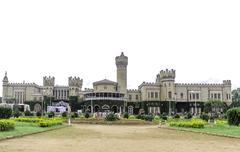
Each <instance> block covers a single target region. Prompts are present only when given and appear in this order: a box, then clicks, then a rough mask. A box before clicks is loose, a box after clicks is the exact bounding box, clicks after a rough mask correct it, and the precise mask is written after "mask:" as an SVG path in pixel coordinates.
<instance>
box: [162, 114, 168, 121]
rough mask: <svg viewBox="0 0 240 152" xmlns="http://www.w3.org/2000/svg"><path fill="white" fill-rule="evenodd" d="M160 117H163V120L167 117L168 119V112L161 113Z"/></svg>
mask: <svg viewBox="0 0 240 152" xmlns="http://www.w3.org/2000/svg"><path fill="white" fill-rule="evenodd" d="M160 118H161V119H162V120H167V119H168V117H167V114H166V113H163V114H161V115H160Z"/></svg>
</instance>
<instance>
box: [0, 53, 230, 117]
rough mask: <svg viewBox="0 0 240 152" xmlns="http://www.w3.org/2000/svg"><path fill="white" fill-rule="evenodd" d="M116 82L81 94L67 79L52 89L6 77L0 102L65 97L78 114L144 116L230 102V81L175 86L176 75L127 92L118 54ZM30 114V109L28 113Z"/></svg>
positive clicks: (164, 73) (48, 80) (48, 83)
mask: <svg viewBox="0 0 240 152" xmlns="http://www.w3.org/2000/svg"><path fill="white" fill-rule="evenodd" d="M115 64H116V68H117V70H116V71H117V72H116V75H117V76H116V77H117V81H116V82H114V81H111V80H107V79H104V80H100V81H96V82H94V83H93V88H90V89H85V90H82V84H83V80H82V79H80V78H79V77H69V78H68V86H58V85H55V78H54V77H50V76H49V77H43V85H42V86H40V85H37V84H35V83H25V82H23V83H9V81H8V76H7V73H5V76H4V78H3V85H2V86H3V94H2V95H3V97H2V102H5V103H12V102H14V103H15V104H23V103H26V102H29V101H31V102H36V101H42V100H43V97H45V96H47V97H51V98H52V99H53V101H52V102H60V101H66V102H68V101H69V97H71V96H78V97H79V98H80V99H81V103H80V104H81V110H83V111H86V110H88V111H90V112H104V111H113V112H120V113H123V112H129V113H130V114H138V113H139V111H144V112H145V113H163V112H165V113H172V112H174V113H184V112H191V113H201V112H202V110H203V106H204V102H207V101H211V100H218V101H221V102H224V103H226V104H230V103H231V102H232V99H231V81H230V80H223V83H220V84H207V83H199V84H197V83H176V82H175V77H176V71H175V70H173V69H171V70H168V69H166V70H161V71H160V72H159V73H158V74H157V75H156V80H155V82H143V83H142V84H140V85H139V86H138V88H137V89H134V90H132V89H128V88H127V66H128V57H127V56H125V55H124V54H123V53H121V55H120V56H117V57H116V58H115ZM31 110H34V109H31Z"/></svg>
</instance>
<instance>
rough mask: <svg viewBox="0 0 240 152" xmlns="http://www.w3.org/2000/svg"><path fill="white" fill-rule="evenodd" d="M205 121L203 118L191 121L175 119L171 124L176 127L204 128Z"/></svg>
mask: <svg viewBox="0 0 240 152" xmlns="http://www.w3.org/2000/svg"><path fill="white" fill-rule="evenodd" d="M204 124H205V123H204V122H203V121H202V120H194V119H193V120H191V121H173V122H170V123H169V125H170V126H174V127H185V128H204Z"/></svg>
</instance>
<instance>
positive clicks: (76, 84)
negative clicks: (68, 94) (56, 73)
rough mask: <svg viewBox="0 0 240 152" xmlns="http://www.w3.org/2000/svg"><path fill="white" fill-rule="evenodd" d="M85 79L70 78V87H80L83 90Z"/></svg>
mask: <svg viewBox="0 0 240 152" xmlns="http://www.w3.org/2000/svg"><path fill="white" fill-rule="evenodd" d="M82 83H83V79H80V78H79V77H68V85H69V87H78V88H82Z"/></svg>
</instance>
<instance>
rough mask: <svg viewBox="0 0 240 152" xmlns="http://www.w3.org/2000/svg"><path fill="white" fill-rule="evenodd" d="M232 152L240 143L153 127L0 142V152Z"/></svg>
mask: <svg viewBox="0 0 240 152" xmlns="http://www.w3.org/2000/svg"><path fill="white" fill-rule="evenodd" d="M44 151H49V152H50V151H51V152H66V151H68V152H120V151H121V152H122V151H123V152H151V151H153V152H175V151H176V152H197V151H198V152H229V151H231V152H235V151H240V140H238V139H231V138H223V137H215V136H209V135H202V134H197V133H189V132H181V131H174V130H165V129H159V128H157V127H156V126H114V125H113V126H108V125H73V126H72V127H69V128H64V129H59V130H55V131H50V132H46V133H41V134H37V135H33V136H27V137H23V138H17V139H11V140H6V141H2V142H0V152H44Z"/></svg>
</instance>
